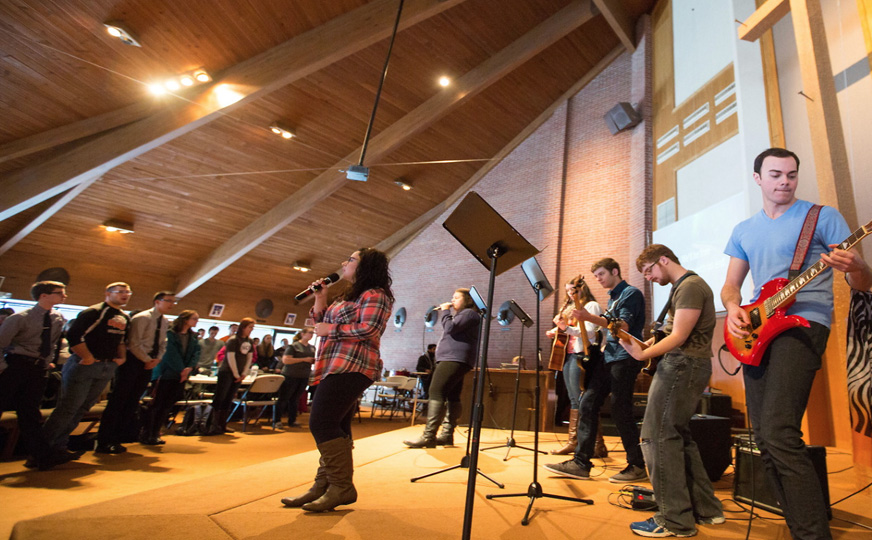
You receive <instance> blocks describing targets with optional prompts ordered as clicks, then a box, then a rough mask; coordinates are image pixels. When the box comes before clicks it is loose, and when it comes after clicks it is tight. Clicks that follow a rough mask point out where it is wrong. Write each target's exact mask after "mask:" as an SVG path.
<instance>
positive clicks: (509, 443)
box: [481, 300, 545, 461]
mask: <svg viewBox="0 0 872 540" xmlns="http://www.w3.org/2000/svg"><path fill="white" fill-rule="evenodd" d="M508 304H509V309H510V310H511V311H512V313H514V314H515V316H516V317H517V318H518V320H519V321H521V325H522V326H521V351H523V350H524V328H529V327H531V326H533V319H531V318H530V316H529V315H527V313H526V312H525V311H524V310H523V309H521V306H519V305H518V303H517V302H515V301H514V300H509V302H508ZM521 354H523V352H519V353H518V357H519V358H518V369H517V371H516V372H515V397H514V399H513V400H512V431H511V433H509V436H508V438H506V444H500V445H498V446H488V447H487V448H482V449H481V451H482V452H484V451H485V450H493V449H495V448H506V449H507V450H506V457H504V458H503V461H508V460H509V453H510V452H511V451H512V448H520V449H521V450H529V451H531V452H539V453H540V454H544V453H545V452H544V451H542V450H538V449H535V448H530V447H528V446H521V445H519V444H517V443H516V442H515V421H516V420H517V416H518V394H519V392H520V389H521V360H520V356H521ZM537 375H538V373H537ZM536 421H537V422H538V421H539V419H538V418H536Z"/></svg>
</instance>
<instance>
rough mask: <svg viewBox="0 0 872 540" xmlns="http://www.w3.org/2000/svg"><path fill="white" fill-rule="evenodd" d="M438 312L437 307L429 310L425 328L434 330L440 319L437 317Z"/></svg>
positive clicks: (425, 318)
mask: <svg viewBox="0 0 872 540" xmlns="http://www.w3.org/2000/svg"><path fill="white" fill-rule="evenodd" d="M436 312H437V309H436V306H433V307H431V308H430V309H428V310H427V314H426V315H424V326H426V327H427V328H433V327H434V326H435V325H436V319H438V318H439V316H438V315H436Z"/></svg>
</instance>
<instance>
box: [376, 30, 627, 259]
mask: <svg viewBox="0 0 872 540" xmlns="http://www.w3.org/2000/svg"><path fill="white" fill-rule="evenodd" d="M624 51H625V49H624V47H617V48H615V49H613V50H612V51H611V52H609V53H608V54H607V55H606V56H605V57H603V59H602V60H600V61H599V62H597V64H596V65H595V66H594V67H592V68H591V70H590V71H588V72H587V73H585V75H584V76H583V77H582V78H581V79H580V80H579V81H578V82H577V83H575V84H574V85H573V86H572V88H570V89H569V90H567V91H566V92H565V93H564V94H563V95H562V96H560V98H558V99H557V100H556V101H555V102H554V103H552V104H551V105H550V106H549V107H548V108H547V109H546V110H545V111H543V112H542V114H540V115H539V116H538V117H536V119H535V120H533V121H532V122H530V123H529V124H528V125H527V127H525V128H524V130H523V131H521V133H519V134H518V135H517V136H516V137H515V138H514V139H512V140H511V141H510V142H509V144H507V145H505V146H504V147H503V148H502V149H500V151H499V152H498V153H497V155H496V156H494V158H493V159H492V160H490V161H488V162H487V163H486V164H485V165H484V166H483V167H482V168H481V169H479V170H478V171H476V172H475V174H474V175H472V177H470V179H469V180H467V181H466V182H465V183H464V184H463V185H462V186H460V187H459V188H458V189H457V190H456V191H455V192H454V193H452V194H451V195H449V196H448V198H447V199H445V200H444V201H442V202H441V203H439V204H437V205H436V206H434V207H433V208H431V209H430V210H428V211H427V212H425V213H424V214H422V215H421V216H420V217H418V218H417V219H415V220H414V221H412V222H411V223H409V224H408V225H406V226H405V227H403V228H402V229H400V230H398V231H397V232H395V233H394V234H392V235H391V236H389V237H388V238H386V239H384V240H382V241H381V242H379V243H378V244H377V246H376V247H377V248H378V249H380V250H381V251H384V252H385V253H387V254H388V257H394V256H395V255H396V254H398V253H399V252H400V251H402V250H403V248H405V247H406V246H407V245H409V244H410V243H411V242H412V240H414V239H415V238H416V237H417V236H418V235H419V234H421V233H422V232H423V231H424V229H426V228H427V227H429V226H430V225H431V224H432V223H433V222H434V221H436V219H437V218H438V217H439V216H441V215H442V214H443V213H445V211H446V210H448V209H449V208H451V205H453V204H454V203H456V202H457V201H459V200H460V199H461V198H463V196H464V195H466V194H467V193H468V192H469V190H470V189H472V188H473V187H475V185H476V184H478V182H479V181H480V180H481V179H482V178H484V177H485V176H486V175H487V174H488V173H489V172H490V171H491V170H493V168H494V167H496V166H497V165H499V164H500V162H501V161H502V160H504V159H505V158H506V157H507V156H508V155H509V154H511V153H512V152H513V151H514V150H515V148H517V147H518V146H519V145H520V144H521V143H522V142H524V141H525V140H527V138H528V137H530V135H532V134H533V133H534V132H535V131H536V130H537V129H539V127H541V126H542V124H544V123H545V122H546V121H548V119H549V118H551V116H552V115H553V114H554V111H556V110H557V109H558V108H559V107H560V106H561V105H563V104H564V103H566V102H567V101H568V100H570V99H572V97H573V96H574V95H576V94H577V93H579V92H580V91H581V90H582V88H584V87H585V86H587V85H588V84H589V83H590V82H591V81H592V80H594V79H595V78H596V77H597V76H598V75H599V74H600V73H602V72H603V70H604V69H606V68H607V67H609V66H610V65H611V64H612V62H614V61H615V60H616V59H617V58H618V57H619V56H621V54H623V53H624Z"/></svg>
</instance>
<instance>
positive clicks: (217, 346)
mask: <svg viewBox="0 0 872 540" xmlns="http://www.w3.org/2000/svg"><path fill="white" fill-rule="evenodd" d="M217 335H218V327H217V326H212V327H210V328H209V337H207V338H206V339H204V340H202V341H200V361H199V362H198V366H199V371H200V372H201V373H203V374H205V375H209V374H211V373H212V364H213V363H214V362H215V356H216V355H217V354H218V351H220V350H221V347H223V346H224V342H223V341H221V340H220V339H216V338H215V336H217Z"/></svg>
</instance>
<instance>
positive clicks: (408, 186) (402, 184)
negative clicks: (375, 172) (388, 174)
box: [394, 178, 412, 191]
mask: <svg viewBox="0 0 872 540" xmlns="http://www.w3.org/2000/svg"><path fill="white" fill-rule="evenodd" d="M394 184H396V185H398V186H400V187H401V188H403V190H404V191H409V190H411V189H412V186H411V184H409V183H408V182H406V181H405V180H403V179H402V178H397V179H396V180H394Z"/></svg>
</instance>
